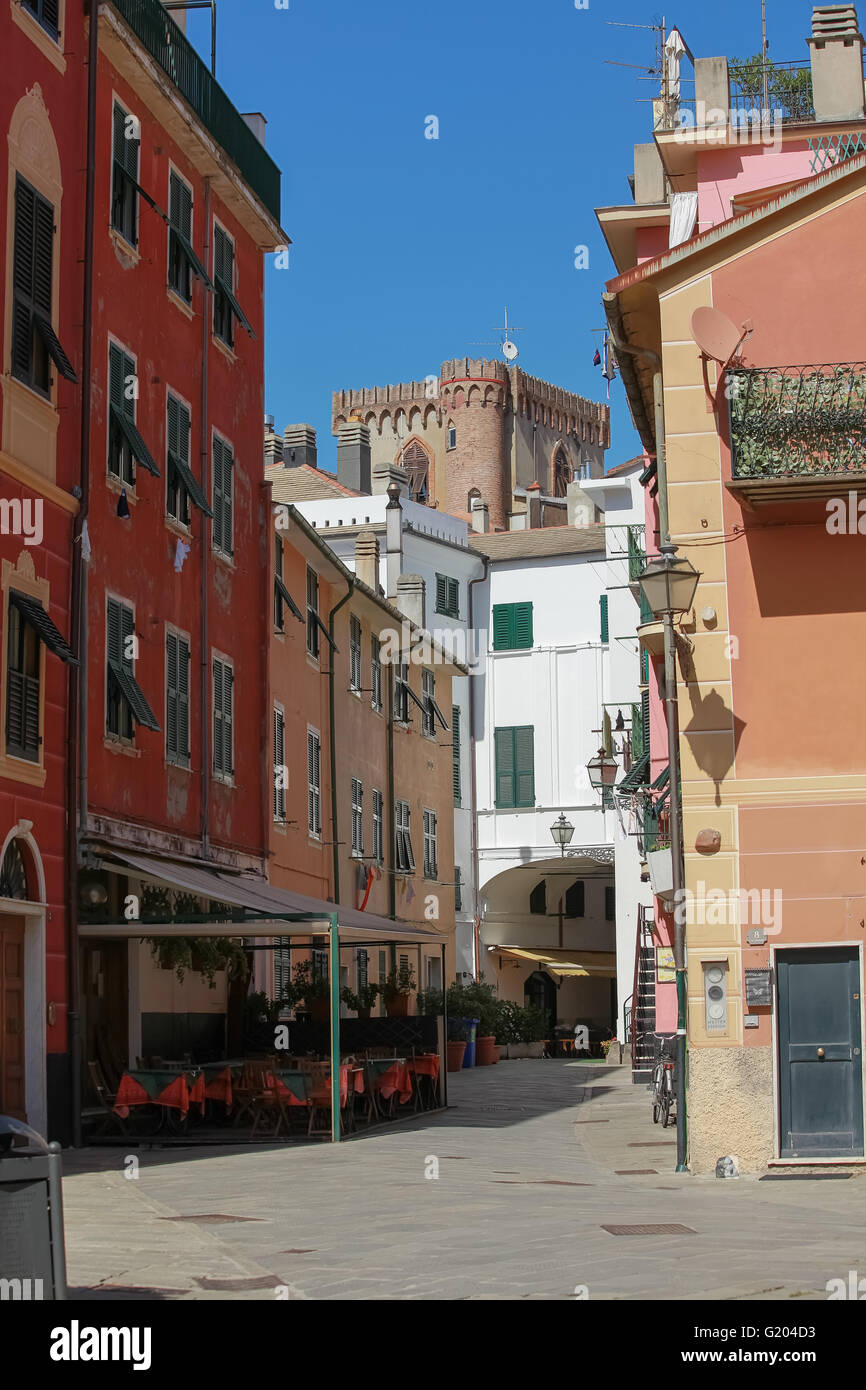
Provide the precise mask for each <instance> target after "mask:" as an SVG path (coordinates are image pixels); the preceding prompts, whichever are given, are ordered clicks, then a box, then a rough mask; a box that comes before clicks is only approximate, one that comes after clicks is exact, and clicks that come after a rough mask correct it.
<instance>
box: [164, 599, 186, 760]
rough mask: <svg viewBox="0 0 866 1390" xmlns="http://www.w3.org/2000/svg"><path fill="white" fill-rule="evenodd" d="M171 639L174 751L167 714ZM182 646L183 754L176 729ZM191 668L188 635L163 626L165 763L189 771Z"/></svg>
mask: <svg viewBox="0 0 866 1390" xmlns="http://www.w3.org/2000/svg"><path fill="white" fill-rule="evenodd" d="M172 638H173V639H174V641H175V643H176V646H177V655H176V657H175V661H176V663H177V675H176V690H175V700H176V709H175V728H176V734H177V745H178V746H177V748H176V749H174V750H172V749H171V748H170V747H169V741H170V740H169V735H170V728H171V726H170V720H169V713H170V710H171V700H170V695H169V642H170V640H171V639H172ZM182 646H183V647H185V648H186V701H185V703H186V752H183V750H182V749H181V746H180V737H179V727H178V721H179V718H180V713H181V709H182V707H183V701H182V699H181V690H180V662H181V647H182ZM191 668H192V642H191V640H190V636H189V633H187V632H183V631H181V629H180V628H177V627H174V625H173V624H171V623H166V625H165V761H166V763H168V764H170V765H171V766H172V767H180V768H186V769H187V770H188V769H189V767H190V765H191V748H190V683H189V677H190V671H191Z"/></svg>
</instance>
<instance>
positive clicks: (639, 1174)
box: [613, 1168, 658, 1178]
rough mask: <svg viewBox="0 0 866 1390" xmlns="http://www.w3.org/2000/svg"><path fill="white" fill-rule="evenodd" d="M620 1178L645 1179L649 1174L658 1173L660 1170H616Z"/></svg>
mask: <svg viewBox="0 0 866 1390" xmlns="http://www.w3.org/2000/svg"><path fill="white" fill-rule="evenodd" d="M613 1171H614V1173H615V1175H616V1176H617V1177H618V1178H643V1177H646V1176H647V1175H648V1174H649V1173H657V1172H658V1168H614V1170H613Z"/></svg>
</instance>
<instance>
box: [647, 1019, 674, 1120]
mask: <svg viewBox="0 0 866 1390" xmlns="http://www.w3.org/2000/svg"><path fill="white" fill-rule="evenodd" d="M656 1036H658V1035H656ZM661 1044H662V1045H661V1048H660V1051H659V1057H658V1060H657V1062H656V1063H655V1066H654V1068H653V1084H652V1090H653V1124H654V1125H657V1124H658V1122H659V1118H661V1122H662V1128H663V1129H667V1127H668V1125H669V1124H670V1121H671V1111H672V1109H673V1107H674V1104H675V1098H674V1063H673V1061H672V1060H671V1059H670V1058H667V1057H665V1052H664V1040H661Z"/></svg>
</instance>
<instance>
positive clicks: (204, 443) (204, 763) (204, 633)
mask: <svg viewBox="0 0 866 1390" xmlns="http://www.w3.org/2000/svg"><path fill="white" fill-rule="evenodd" d="M209 259H210V179H209V178H208V179H205V181H204V264H205V268H207V266H208V263H209ZM210 324H211V302H210V290H209V289H208V286H207V285H205V284H202V310H201V488H202V492H203V493H204V495H205V497H207V480H208V418H207V411H208V365H209V360H210V351H209V349H210V344H209V342H208V336H209V333H210ZM209 552H210V547H209V545H208V541H207V517H206V516H205V514H204V512H202V517H201V853H202V858H203V859H210V662H209V660H208V579H209V574H208V555H209Z"/></svg>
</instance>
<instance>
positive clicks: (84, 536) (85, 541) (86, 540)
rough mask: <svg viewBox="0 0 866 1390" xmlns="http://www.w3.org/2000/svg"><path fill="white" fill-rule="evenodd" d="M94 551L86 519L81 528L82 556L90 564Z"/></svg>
mask: <svg viewBox="0 0 866 1390" xmlns="http://www.w3.org/2000/svg"><path fill="white" fill-rule="evenodd" d="M92 553H93V552H92V550H91V548H90V532H89V530H88V529H87V522H86V521H85V522H84V525H83V526H82V528H81V558H82V559H83V560H85V561H86V562H87V563H88V564H89V563H90V556H91V555H92Z"/></svg>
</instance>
